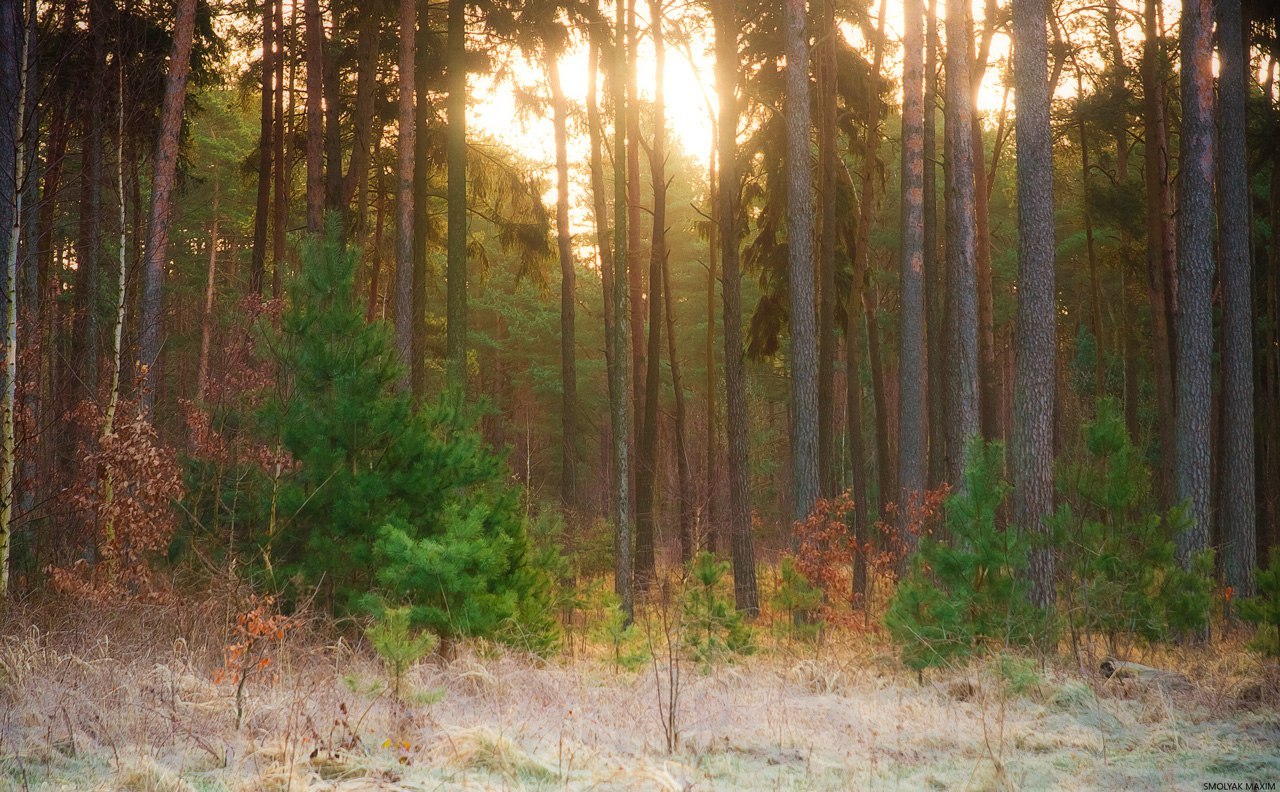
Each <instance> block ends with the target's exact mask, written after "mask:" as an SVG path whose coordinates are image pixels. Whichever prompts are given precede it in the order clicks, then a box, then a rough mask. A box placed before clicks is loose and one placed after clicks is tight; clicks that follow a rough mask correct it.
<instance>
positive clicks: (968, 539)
mask: <svg viewBox="0 0 1280 792" xmlns="http://www.w3.org/2000/svg"><path fill="white" fill-rule="evenodd" d="M969 456H970V459H971V460H972V461H971V462H970V464H969V468H968V469H967V470H966V471H965V489H964V491H962V492H959V493H957V494H955V495H952V496H951V497H950V498H948V499H947V502H946V507H945V508H946V517H947V528H948V533H949V534H950V536H951V539H950V541H949V542H940V541H937V540H936V539H933V538H932V537H925V538H924V540H923V541H922V543H921V546H920V551H919V552H918V553H917V554H916V557H915V561H914V563H913V564H912V568H911V572H910V573H909V574H908V575H907V577H906V579H905V580H903V582H902V583H901V584H900V585H899V586H898V590H897V592H896V593H895V594H894V596H893V599H892V601H891V602H890V604H889V609H888V612H887V613H886V614H885V626H886V627H887V628H888V630H889V634H890V636H891V637H892V638H893V640H894V642H895V643H897V644H898V646H899V647H900V649H901V651H902V659H903V662H904V663H906V664H907V665H908V666H910V667H911V668H915V669H922V668H928V667H933V666H940V665H944V664H946V663H948V662H951V661H962V660H965V659H967V658H968V657H970V656H972V655H975V654H984V653H987V652H989V651H991V650H994V649H998V648H1003V647H1005V646H1009V645H1026V644H1030V643H1031V642H1032V641H1033V640H1034V639H1035V638H1036V637H1037V636H1039V635H1040V634H1041V633H1042V629H1043V622H1044V617H1043V615H1042V614H1041V613H1040V612H1039V610H1038V609H1037V608H1035V607H1034V606H1032V605H1031V604H1030V602H1029V600H1028V599H1027V587H1026V584H1025V582H1024V579H1023V572H1024V570H1025V569H1026V566H1027V550H1028V540H1027V538H1026V537H1025V536H1024V535H1023V534H1022V532H1019V531H1014V530H1002V529H1001V528H999V527H997V525H996V515H997V513H998V511H999V510H1000V508H1001V505H1002V504H1003V503H1004V500H1005V497H1006V496H1007V495H1008V493H1009V485H1008V484H1007V483H1006V482H1005V481H1004V480H1003V479H1002V478H1001V477H1000V473H1001V469H1002V467H1003V457H1004V449H1003V447H1002V446H1001V445H1000V444H999V443H989V444H982V443H980V442H979V441H974V445H973V446H971V449H970V453H969Z"/></svg>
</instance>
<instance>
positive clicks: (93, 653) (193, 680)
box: [0, 603, 1280, 792]
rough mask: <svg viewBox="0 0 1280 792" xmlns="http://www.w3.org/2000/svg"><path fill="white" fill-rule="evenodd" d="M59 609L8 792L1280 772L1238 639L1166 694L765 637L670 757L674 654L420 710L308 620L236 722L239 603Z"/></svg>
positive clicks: (12, 645)
mask: <svg viewBox="0 0 1280 792" xmlns="http://www.w3.org/2000/svg"><path fill="white" fill-rule="evenodd" d="M220 605H221V603H220ZM44 615H48V614H35V613H29V614H24V618H23V621H24V622H28V623H31V622H34V623H39V622H41V621H43V619H42V618H41V616H44ZM62 616H63V618H62V620H61V621H59V622H58V623H55V624H46V625H45V626H44V628H43V629H40V628H37V627H34V626H32V627H28V628H27V632H25V633H23V634H19V635H12V634H10V635H9V636H8V637H7V638H6V639H5V641H4V644H3V645H2V646H0V675H2V676H0V678H2V679H3V680H4V684H5V686H6V689H7V690H9V691H10V693H9V695H10V696H11V698H10V702H12V703H13V705H12V706H10V707H9V708H8V710H7V712H6V714H5V716H4V725H3V730H4V734H5V745H4V747H3V748H2V749H0V754H2V755H0V769H2V770H0V785H3V786H4V787H5V788H9V789H15V790H17V789H24V790H25V789H31V790H54V789H85V790H88V789H99V790H132V791H133V792H181V791H185V790H222V789H227V790H285V789H293V790H348V792H357V790H431V789H477V790H485V789H513V790H519V789H530V790H536V789H606V790H608V789H616V790H631V789H635V790H673V791H674V790H696V789H743V790H756V789H760V790H765V789H794V790H848V789H904V790H907V789H910V790H918V789H939V790H942V789H975V790H981V789H1021V790H1036V789H1059V790H1072V789H1187V790H1191V789H1204V788H1206V787H1204V786H1202V784H1204V783H1214V782H1219V783H1221V782H1228V783H1247V782H1267V781H1271V782H1274V781H1275V780H1276V779H1277V778H1280V751H1277V750H1276V746H1277V745H1278V744H1280V713H1278V712H1277V704H1278V703H1280V702H1278V700H1277V692H1276V681H1277V676H1276V674H1277V671H1276V668H1275V667H1274V666H1271V667H1269V668H1268V667H1265V666H1263V665H1261V664H1259V663H1257V662H1256V661H1253V660H1251V659H1250V658H1249V657H1248V656H1247V655H1246V654H1245V653H1243V652H1242V647H1241V646H1240V645H1239V641H1238V640H1235V639H1227V640H1225V641H1221V642H1217V643H1215V644H1214V645H1213V646H1212V647H1202V648H1198V649H1193V650H1173V651H1166V652H1159V653H1156V655H1155V656H1153V657H1150V658H1144V659H1145V660H1147V661H1148V662H1151V663H1159V664H1161V665H1164V666H1165V667H1170V668H1178V669H1182V671H1180V672H1179V673H1178V674H1177V675H1175V677H1173V678H1171V679H1167V680H1160V681H1152V680H1141V679H1123V680H1122V679H1118V678H1117V679H1105V678H1104V677H1103V675H1102V674H1101V673H1100V672H1098V670H1097V669H1096V668H1094V669H1084V670H1083V673H1082V670H1081V669H1080V668H1078V667H1075V666H1074V664H1073V663H1071V662H1069V660H1068V658H1065V657H1063V658H1058V659H1055V660H1054V661H1053V662H1051V663H1050V664H1049V665H1048V666H1047V667H1045V668H1043V669H1042V668H1041V667H1040V666H1039V665H1038V664H1037V663H1035V662H1032V661H1029V660H1023V659H1021V658H1015V657H1010V658H1009V659H1008V660H1007V661H1005V662H983V663H975V664H972V665H967V666H965V667H961V668H952V669H947V670H943V671H941V672H930V673H928V674H927V675H926V676H925V677H924V678H923V680H922V681H918V680H917V678H916V675H915V674H914V673H908V672H905V671H904V670H903V669H902V667H901V665H900V663H899V662H898V661H897V659H896V657H895V656H894V654H893V652H892V650H891V647H888V646H886V645H885V643H884V642H883V639H882V638H877V637H876V636H868V635H858V634H852V633H850V632H848V631H845V630H840V631H836V632H835V633H834V634H833V635H831V636H829V637H828V639H827V640H824V641H823V642H822V643H820V644H814V643H804V642H789V641H786V640H781V639H777V638H768V639H767V641H766V644H767V645H766V646H762V647H761V650H760V651H759V652H758V653H757V654H755V655H752V656H750V657H744V658H741V659H740V660H737V661H735V662H733V663H732V664H716V665H715V666H712V667H700V666H699V665H697V664H696V663H690V662H688V661H687V660H686V661H684V662H683V663H681V664H680V666H679V674H680V676H679V689H678V694H677V696H676V698H675V702H676V713H677V714H676V717H675V718H674V723H675V725H676V727H677V729H678V733H679V737H678V744H677V745H676V746H675V747H674V749H673V750H670V751H668V750H667V747H666V746H667V743H666V734H665V730H664V726H663V724H664V721H665V720H666V719H665V715H664V711H663V710H661V709H660V707H666V706H667V705H668V704H669V702H670V699H669V698H667V696H666V692H667V690H668V687H667V683H668V680H669V677H668V671H669V668H668V663H667V661H666V658H665V657H659V658H658V660H657V662H656V663H655V662H654V661H653V659H652V658H649V659H646V660H645V661H644V662H643V663H642V664H641V665H639V666H638V667H636V668H632V669H630V670H628V669H623V668H619V667H618V666H616V665H615V664H614V663H613V662H611V660H610V657H609V654H610V647H609V646H607V645H602V644H600V643H599V642H593V641H591V640H590V639H589V638H588V637H587V636H581V637H580V640H581V641H582V643H580V644H575V645H576V646H577V649H576V650H575V652H574V653H573V655H572V656H568V655H566V656H564V657H560V658H557V659H554V660H552V661H549V662H548V661H540V660H538V659H537V658H533V657H531V656H528V655H523V654H520V653H517V652H512V651H510V650H504V649H501V648H499V647H497V646H495V645H492V644H487V645H483V644H481V645H470V644H468V645H463V646H460V647H458V648H457V650H456V652H454V653H453V655H452V657H450V658H449V659H448V660H444V659H440V658H435V659H432V660H428V661H425V662H423V663H422V664H420V665H416V666H415V667H414V668H412V669H411V670H410V671H409V672H408V673H407V675H406V679H405V681H404V685H405V687H406V688H408V689H410V690H411V691H412V692H410V693H407V694H406V696H405V701H404V703H402V704H397V703H396V701H395V700H394V699H393V697H392V696H391V694H390V693H389V692H388V689H387V682H386V680H387V669H386V667H385V666H384V665H383V664H382V663H381V662H380V661H379V660H378V659H377V657H376V655H375V654H374V653H373V652H372V651H371V650H370V647H369V646H368V645H367V643H364V642H361V641H359V640H356V641H351V640H349V639H347V638H343V639H336V637H335V636H334V635H333V634H331V633H330V634H317V633H316V632H313V631H312V630H311V629H309V628H308V627H300V628H299V629H297V630H295V631H289V633H288V634H287V636H288V637H286V638H285V639H283V640H282V641H280V642H278V644H277V645H273V646H272V647H271V648H270V650H269V651H268V652H265V653H264V654H263V656H264V657H269V658H270V659H271V660H272V662H271V664H270V668H269V669H264V670H263V672H262V673H260V674H256V675H255V676H254V677H253V678H252V679H251V681H250V682H249V684H248V685H247V686H246V689H245V693H244V713H243V719H242V724H241V726H240V727H239V728H237V727H236V726H235V720H236V703H235V685H234V684H231V683H230V681H229V680H225V679H224V680H221V681H219V680H218V673H219V671H220V670H221V668H222V662H223V647H222V646H219V645H216V644H217V642H216V641H211V640H210V639H211V635H213V634H217V632H218V631H217V630H214V629H210V625H211V624H214V623H220V622H223V621H224V620H225V618H226V613H225V611H224V610H222V609H221V608H220V607H215V606H214V605H213V604H211V603H204V604H201V605H199V606H183V605H171V606H163V607H160V606H154V607H137V606H134V607H130V608H121V609H112V610H107V611H104V612H101V613H99V614H95V615H94V616H92V617H91V616H88V615H84V614H81V615H73V614H62ZM6 626H7V625H6ZM661 654H662V652H661V649H660V647H659V655H661ZM655 674H656V675H655ZM660 684H661V686H662V690H661V691H660V690H659V685H660ZM1219 788H1247V787H1219ZM1259 788H1266V787H1259Z"/></svg>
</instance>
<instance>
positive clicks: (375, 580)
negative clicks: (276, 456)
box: [261, 226, 555, 650]
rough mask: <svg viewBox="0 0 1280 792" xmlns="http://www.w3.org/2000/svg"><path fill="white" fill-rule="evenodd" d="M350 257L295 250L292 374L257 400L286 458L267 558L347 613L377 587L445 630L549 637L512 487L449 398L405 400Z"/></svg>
mask: <svg viewBox="0 0 1280 792" xmlns="http://www.w3.org/2000/svg"><path fill="white" fill-rule="evenodd" d="M355 271H356V256H355V254H354V252H353V251H351V250H348V249H345V248H344V247H343V246H342V245H341V243H340V242H339V240H338V238H337V231H336V227H332V226H331V229H330V233H329V236H328V237H327V239H325V240H321V241H310V242H308V243H307V244H305V245H304V250H303V267H302V272H301V274H300V275H299V277H298V278H297V279H296V281H295V282H294V283H293V284H292V290H291V294H290V296H291V298H292V302H291V306H290V308H289V310H288V311H287V312H286V313H285V315H284V317H283V321H282V328H281V332H280V338H279V341H278V343H277V344H276V345H275V346H276V347H277V348H278V349H279V350H280V354H281V358H282V360H281V370H282V371H284V372H287V373H288V374H290V375H291V380H292V381H291V382H287V383H285V384H284V387H282V388H281V392H280V394H279V395H278V396H277V397H276V398H274V399H273V400H271V401H270V402H269V403H268V404H267V406H266V407H265V408H264V414H263V418H264V421H265V423H266V424H267V425H268V426H270V427H273V428H274V430H275V433H276V434H277V436H278V437H279V438H280V441H281V443H282V444H283V446H284V448H285V449H286V450H288V452H289V453H290V454H291V455H292V457H293V460H294V461H295V463H296V464H295V465H294V466H293V467H292V469H291V470H290V471H289V473H288V475H287V476H286V477H285V480H284V481H283V482H282V483H281V487H280V492H279V501H278V503H279V505H278V512H279V515H280V521H279V524H278V525H277V527H276V529H275V530H274V532H272V533H269V534H268V535H266V536H264V537H261V542H262V544H263V545H264V547H263V551H264V555H265V556H266V557H268V558H269V559H270V560H271V561H272V562H276V563H278V564H279V566H280V567H281V568H282V569H283V571H284V573H285V574H286V575H288V576H289V578H290V579H291V580H293V581H297V582H299V583H303V584H307V585H313V586H317V585H321V584H323V586H324V588H323V589H322V591H325V592H327V593H328V594H329V596H330V598H331V601H332V602H333V604H334V605H336V606H338V607H342V608H352V607H354V606H356V605H357V604H359V603H361V602H367V601H368V599H369V592H370V591H373V590H375V589H377V590H379V591H380V593H381V594H382V595H384V596H385V597H386V598H387V599H388V600H392V601H397V602H403V603H406V604H407V605H408V606H409V608H410V611H409V613H410V622H411V624H412V626H413V627H427V628H428V629H430V630H431V631H432V632H434V633H436V634H437V635H439V636H441V637H442V638H454V637H459V636H482V637H494V638H499V639H503V640H509V641H520V642H523V643H525V644H526V645H529V646H530V647H531V648H534V649H537V650H546V649H549V648H550V647H551V646H553V645H554V642H555V625H554V622H553V621H552V615H551V613H550V611H549V609H548V608H547V597H548V591H549V589H548V586H549V584H548V582H547V580H546V579H545V576H544V575H543V574H542V573H541V572H540V571H539V570H538V569H537V568H535V567H534V566H533V564H531V563H530V561H531V559H530V554H529V544H528V539H527V536H526V529H525V524H524V518H523V515H522V514H521V512H520V509H519V499H518V491H517V490H515V489H513V488H511V487H510V485H509V484H508V483H507V478H508V475H507V470H506V466H505V463H504V462H503V460H502V458H501V457H500V456H499V455H498V454H496V453H494V452H493V451H492V450H491V449H490V448H489V447H488V446H487V445H485V443H484V441H483V440H482V438H481V437H480V435H479V433H478V432H477V431H475V430H474V429H473V428H472V427H471V426H470V425H469V424H468V423H467V422H466V421H465V420H464V419H463V417H462V416H461V415H460V414H459V412H458V410H457V409H455V408H454V407H453V406H452V405H450V404H449V403H447V402H445V401H442V402H441V403H439V404H436V405H431V406H428V407H425V408H422V409H415V408H414V406H413V405H412V404H411V401H410V397H409V396H408V394H406V393H404V392H403V391H402V390H401V389H400V388H399V387H398V383H399V382H400V380H401V376H402V368H401V366H400V364H399V361H398V360H397V356H396V353H395V350H394V347H393V346H392V342H391V332H390V329H389V328H388V327H387V325H386V324H385V323H383V322H376V323H372V324H369V323H366V322H365V318H364V309H363V307H362V306H361V305H360V303H359V300H357V299H356V298H355V297H354V285H353V282H354V277H355Z"/></svg>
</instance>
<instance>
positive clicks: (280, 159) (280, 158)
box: [271, 0, 289, 299]
mask: <svg viewBox="0 0 1280 792" xmlns="http://www.w3.org/2000/svg"><path fill="white" fill-rule="evenodd" d="M275 9H276V10H275V18H276V35H275V42H276V54H275V57H274V58H273V59H272V60H273V64H272V65H273V66H274V67H275V74H276V89H275V113H274V115H275V117H274V119H273V124H272V126H273V127H274V131H273V133H272V145H273V147H274V148H275V153H274V155H273V157H274V159H275V205H274V206H273V210H272V220H271V232H272V237H271V296H272V297H274V298H277V299H279V297H280V294H281V292H282V289H283V281H284V267H285V244H284V240H285V230H286V228H285V227H286V224H287V223H288V220H289V193H288V186H287V184H288V177H289V163H288V161H287V160H286V159H285V158H284V138H285V114H284V58H285V47H284V43H285V37H284V0H275Z"/></svg>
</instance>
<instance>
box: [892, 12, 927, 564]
mask: <svg viewBox="0 0 1280 792" xmlns="http://www.w3.org/2000/svg"><path fill="white" fill-rule="evenodd" d="M904 13H905V20H904V29H903V44H902V47H903V56H902V59H903V66H902V86H903V101H902V269H901V274H900V281H899V282H900V283H901V287H900V288H901V294H902V297H901V300H902V308H901V314H900V322H901V324H900V325H899V328H900V330H899V338H900V339H901V345H902V346H901V352H900V353H899V356H898V383H899V385H898V398H899V400H900V404H901V407H900V413H899V420H898V487H899V490H898V493H897V495H896V497H897V499H898V507H899V508H898V529H899V531H900V535H901V537H902V539H903V541H904V542H905V543H906V549H907V552H908V553H910V552H911V551H912V550H914V547H915V542H916V537H915V535H914V534H912V533H911V532H910V531H909V530H908V528H909V525H910V523H911V516H912V515H911V506H912V505H913V504H917V505H918V504H919V503H920V499H921V497H922V495H923V492H924V487H925V455H926V454H927V450H928V438H927V436H926V434H925V394H924V390H925V347H924V342H925V335H924V334H925V325H924V323H925V316H924V289H925V284H924V49H923V48H924V7H923V4H922V3H921V0H907V3H906V4H905V6H904Z"/></svg>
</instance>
